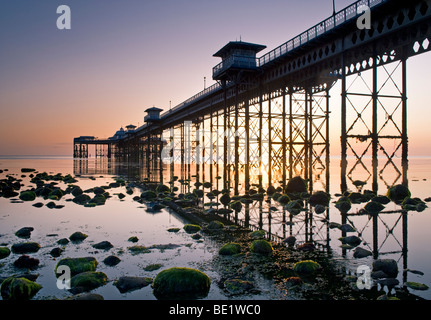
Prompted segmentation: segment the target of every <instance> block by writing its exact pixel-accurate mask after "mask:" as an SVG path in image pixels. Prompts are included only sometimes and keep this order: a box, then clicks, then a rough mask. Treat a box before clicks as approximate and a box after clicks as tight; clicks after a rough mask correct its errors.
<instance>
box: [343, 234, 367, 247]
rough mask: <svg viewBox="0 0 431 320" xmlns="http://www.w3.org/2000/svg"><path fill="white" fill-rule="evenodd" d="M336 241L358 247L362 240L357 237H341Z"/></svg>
mask: <svg viewBox="0 0 431 320" xmlns="http://www.w3.org/2000/svg"><path fill="white" fill-rule="evenodd" d="M338 240H340V241H341V243H343V244H348V245H350V246H352V247H356V246H359V245H360V244H361V242H362V240H361V239H360V238H359V237H357V236H349V237H341V238H339V239H338Z"/></svg>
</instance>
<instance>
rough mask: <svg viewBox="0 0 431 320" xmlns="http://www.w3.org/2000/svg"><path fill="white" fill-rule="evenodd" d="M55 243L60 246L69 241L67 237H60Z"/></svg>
mask: <svg viewBox="0 0 431 320" xmlns="http://www.w3.org/2000/svg"><path fill="white" fill-rule="evenodd" d="M57 243H58V244H59V245H61V246H64V245H66V244H68V243H69V239H67V238H61V239H60V240H58V241H57Z"/></svg>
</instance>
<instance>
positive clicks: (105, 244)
mask: <svg viewBox="0 0 431 320" xmlns="http://www.w3.org/2000/svg"><path fill="white" fill-rule="evenodd" d="M92 247H93V248H95V249H99V250H109V249H111V248H113V247H114V246H113V245H112V243H110V242H109V241H102V242H99V243H96V244H93V245H92Z"/></svg>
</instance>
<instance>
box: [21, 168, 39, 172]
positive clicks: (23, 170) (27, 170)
mask: <svg viewBox="0 0 431 320" xmlns="http://www.w3.org/2000/svg"><path fill="white" fill-rule="evenodd" d="M34 171H36V169H33V168H21V172H34Z"/></svg>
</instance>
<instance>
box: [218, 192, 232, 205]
mask: <svg viewBox="0 0 431 320" xmlns="http://www.w3.org/2000/svg"><path fill="white" fill-rule="evenodd" d="M230 200H231V198H230V196H229V195H228V194H227V193H225V194H223V195H222V196H221V197H220V202H221V203H222V204H223V205H225V206H227V205H228V204H229V203H230Z"/></svg>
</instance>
